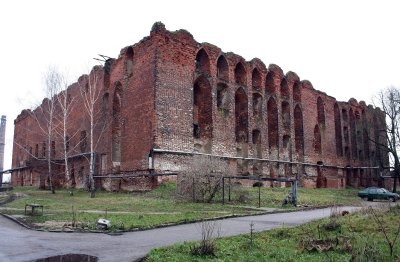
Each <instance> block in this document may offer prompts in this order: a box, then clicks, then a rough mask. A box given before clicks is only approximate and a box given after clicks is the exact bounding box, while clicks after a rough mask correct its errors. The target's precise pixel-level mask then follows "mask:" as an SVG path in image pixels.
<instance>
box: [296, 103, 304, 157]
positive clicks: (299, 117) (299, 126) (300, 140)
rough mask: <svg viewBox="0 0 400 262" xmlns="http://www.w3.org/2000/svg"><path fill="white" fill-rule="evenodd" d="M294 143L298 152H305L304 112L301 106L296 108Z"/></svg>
mask: <svg viewBox="0 0 400 262" xmlns="http://www.w3.org/2000/svg"><path fill="white" fill-rule="evenodd" d="M294 143H295V150H296V152H297V153H303V151H304V150H303V149H304V130H303V114H302V112H301V109H300V106H299V105H297V106H296V107H295V109H294Z"/></svg>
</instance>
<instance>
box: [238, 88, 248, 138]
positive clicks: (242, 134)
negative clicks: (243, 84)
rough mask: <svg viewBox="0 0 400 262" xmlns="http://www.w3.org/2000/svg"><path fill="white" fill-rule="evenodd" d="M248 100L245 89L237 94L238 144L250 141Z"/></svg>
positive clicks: (241, 89)
mask: <svg viewBox="0 0 400 262" xmlns="http://www.w3.org/2000/svg"><path fill="white" fill-rule="evenodd" d="M247 105H248V100H247V95H246V92H245V91H244V90H243V88H239V89H238V90H237V91H236V93H235V120H236V121H235V123H236V127H235V129H236V130H235V133H236V142H239V143H240V142H246V143H247V141H248V127H249V120H248V108H247Z"/></svg>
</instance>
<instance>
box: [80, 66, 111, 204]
mask: <svg viewBox="0 0 400 262" xmlns="http://www.w3.org/2000/svg"><path fill="white" fill-rule="evenodd" d="M101 69H102V67H100V66H96V67H94V68H93V70H92V71H91V73H90V74H89V75H88V76H87V81H84V82H85V83H84V86H80V90H81V95H82V101H83V106H84V110H85V111H86V113H87V116H88V117H89V129H90V130H89V133H90V134H89V136H90V155H89V159H88V160H89V176H88V186H89V191H90V197H92V198H93V197H95V193H96V188H95V184H94V178H93V176H94V172H95V161H96V159H95V156H96V155H95V154H96V152H95V150H96V148H97V144H98V142H99V141H100V138H101V134H102V132H103V131H104V129H105V125H104V121H103V125H102V124H101V121H98V119H99V117H100V116H99V114H100V110H99V109H100V106H99V105H98V103H99V101H100V99H101V94H102V91H103V88H102V87H103V85H102V83H101V81H100V80H101V79H100V78H101V73H100V70H101ZM95 132H96V140H95Z"/></svg>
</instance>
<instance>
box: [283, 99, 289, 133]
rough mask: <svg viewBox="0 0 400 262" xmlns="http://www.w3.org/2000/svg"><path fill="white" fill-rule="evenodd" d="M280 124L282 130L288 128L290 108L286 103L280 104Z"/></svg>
mask: <svg viewBox="0 0 400 262" xmlns="http://www.w3.org/2000/svg"><path fill="white" fill-rule="evenodd" d="M282 124H283V127H284V128H286V129H289V128H290V106H289V103H288V102H287V101H283V102H282Z"/></svg>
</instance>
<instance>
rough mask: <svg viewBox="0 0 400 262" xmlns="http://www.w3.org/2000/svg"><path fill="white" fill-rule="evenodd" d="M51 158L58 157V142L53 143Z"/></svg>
mask: <svg viewBox="0 0 400 262" xmlns="http://www.w3.org/2000/svg"><path fill="white" fill-rule="evenodd" d="M51 157H52V158H54V157H56V141H51Z"/></svg>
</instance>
